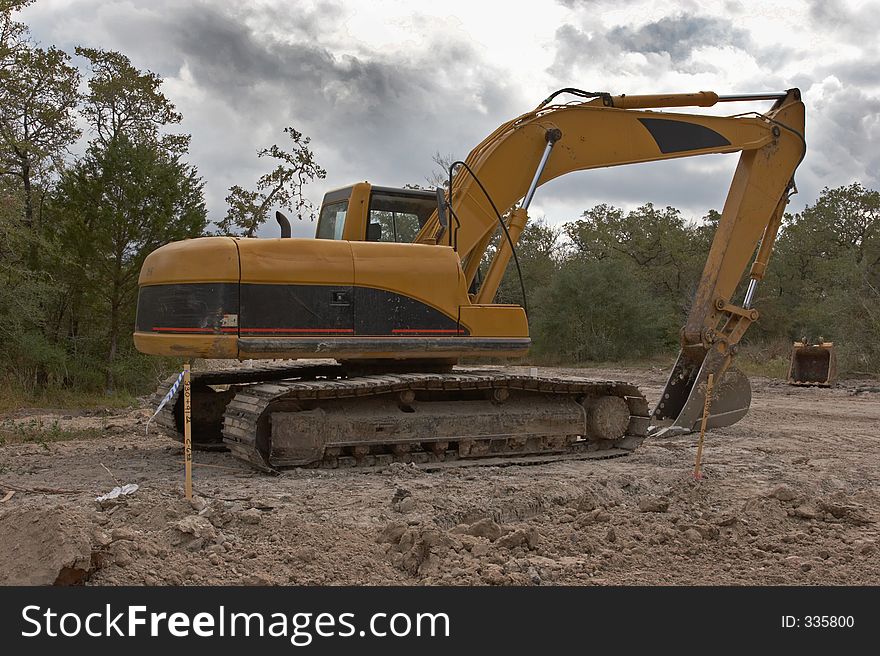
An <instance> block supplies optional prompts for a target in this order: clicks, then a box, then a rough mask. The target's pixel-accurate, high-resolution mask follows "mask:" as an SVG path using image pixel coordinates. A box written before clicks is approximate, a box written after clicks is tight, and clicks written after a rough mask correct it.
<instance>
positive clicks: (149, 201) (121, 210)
mask: <svg viewBox="0 0 880 656" xmlns="http://www.w3.org/2000/svg"><path fill="white" fill-rule="evenodd" d="M202 187H203V183H202V181H201V179H200V178H199V177H198V175H197V173H196V171H195V168H194V167H192V166H189V165H187V164H185V163H183V162H182V161H180V158H179V156H177V155H176V154H174V153H169V152H168V151H167V150H164V149H163V148H161V147H160V146H159V145H158V144H156V143H154V142H150V141H140V142H137V141H134V140H132V139H131V138H130V137H128V136H127V135H121V136H118V137H116V138H115V139H114V140H113V141H112V142H111V143H110V144H109V145H107V146H106V147H105V146H103V145H102V144H97V143H93V144H92V145H91V146H90V148H89V150H88V152H87V153H86V155H85V156H84V157H83V158H82V159H81V160H80V161H78V162H77V163H76V164H75V165H74V166H73V167H71V169H70V170H69V171H67V172H66V173H65V174H64V176H63V178H62V180H61V183H60V185H59V189H58V200H57V210H58V212H59V213H61V214H63V215H65V216H66V217H67V218H66V220H65V221H64V222H63V234H62V235H61V238H62V241H63V242H64V243H65V244H67V245H69V246H71V247H72V248H74V249H75V250H74V252H75V256H76V263H75V265H74V267H75V271H74V272H72V273H74V274H75V275H76V280H78V281H79V285H81V286H83V287H84V288H85V290H84V291H85V292H86V293H87V294H89V295H90V296H91V297H92V298H93V299H94V300H95V301H97V306H98V308H106V310H107V327H106V331H107V335H106V337H107V363H108V367H109V369H108V381H107V384H108V387H109V388H111V389H112V387H113V376H112V364H113V361H114V359H115V358H116V355H117V352H118V349H119V337H120V335H121V333H122V324H123V322H128V323H133V320H134V316H133V308H134V305H135V300H136V298H137V289H138V287H137V279H138V273H139V272H140V268H141V265H142V264H143V261H144V259H145V258H146V256H147V255H148V254H149V253H150V252H151V251H153V250H155V249H156V248H158V247H159V246H161V245H163V244H165V243H168V242H170V241H176V240H181V239H186V238H189V237H195V236H198V235H200V234H202V232H203V231H204V229H205V226H206V224H207V215H206V211H205V204H204V199H203V196H202ZM99 311H100V310H99Z"/></svg>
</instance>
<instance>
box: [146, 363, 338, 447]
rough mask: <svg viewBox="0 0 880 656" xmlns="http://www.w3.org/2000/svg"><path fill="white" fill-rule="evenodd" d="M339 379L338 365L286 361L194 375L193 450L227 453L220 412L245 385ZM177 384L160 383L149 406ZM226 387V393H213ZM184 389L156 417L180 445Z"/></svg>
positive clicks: (191, 382)
mask: <svg viewBox="0 0 880 656" xmlns="http://www.w3.org/2000/svg"><path fill="white" fill-rule="evenodd" d="M339 375H342V366H341V365H339V364H338V363H333V362H331V363H327V364H314V363H313V362H299V361H296V360H287V361H284V362H283V363H277V362H271V363H265V364H261V365H257V366H252V367H241V366H239V367H232V368H226V369H214V370H211V371H193V372H192V374H191V378H190V385H191V389H192V410H191V413H192V414H191V417H192V439H193V447H194V448H196V449H198V450H201V451H226V450H227V449H226V445H225V444H223V412H224V410H225V408H226V406H227V404H228V403H229V402H230V401H231V400H232V399H233V398H234V397H235V394H236V392H237V391H238V390H239V389H241V387H242V386H244V385H250V384H253V383H261V382H267V381H273V380H284V379H287V378H297V379H300V380H310V379H314V378H316V377H318V376H328V377H333V376H339ZM175 380H177V374H173V375H171V376H169V377H168V378H166V379H165V380H163V381H162V382H161V383H159V386H158V387H157V388H156V392H155V394H153V397H152V398H151V399H150V405H151V406H152V407H156V406H158V405H159V403H160V402H161V401H162V399H163V398H164V396H165V394H166V393H167V392H168V390H169V389H170V388H171V386H172V385H173V384H174V381H175ZM217 387H226V388H228V389H220V390H218V389H216V388H217ZM182 399H183V387H182V386H181V387H179V388H178V390H177V392H176V393H175V395H174V396H173V397H172V398H171V399H170V400H169V401H168V403H166V404H165V406H164V407H163V408H162V410H161V411H160V412H159V414H158V415H156V418H155V420H154V421H155V424H156V425H157V426H159V427H160V428H161V429H163V430H164V432H165V433H166V434H168V435H170V436H171V437H173V438H174V439H176V440H177V441H178V442H183V403H182Z"/></svg>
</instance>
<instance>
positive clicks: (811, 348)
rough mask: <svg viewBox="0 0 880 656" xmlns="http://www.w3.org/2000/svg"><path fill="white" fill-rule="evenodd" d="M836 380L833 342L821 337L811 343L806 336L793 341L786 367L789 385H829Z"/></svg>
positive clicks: (835, 357) (835, 355)
mask: <svg viewBox="0 0 880 656" xmlns="http://www.w3.org/2000/svg"><path fill="white" fill-rule="evenodd" d="M836 380H837V354H836V353H835V352H834V342H826V341H825V340H824V339H823V338H822V337H820V338H819V340H818V341H817V342H816V343H815V344H813V343H811V342H810V341H809V340H808V339H807V338H806V337H802V338H801V341H799V342H795V343H794V345H793V346H792V349H791V365H790V366H789V369H788V384H789V385H817V386H819V387H831V386H832V385H834V383H835V382H836Z"/></svg>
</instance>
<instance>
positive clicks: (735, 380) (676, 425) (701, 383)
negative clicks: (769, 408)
mask: <svg viewBox="0 0 880 656" xmlns="http://www.w3.org/2000/svg"><path fill="white" fill-rule="evenodd" d="M690 356H691V354H689V353H687V352H686V351H684V350H683V351H682V353H681V354H680V355H679V358H678V361H677V362H676V363H675V366H674V367H673V369H672V373H671V374H670V375H669V380H668V381H667V382H666V387H665V388H664V390H663V396H662V398H661V399H660V401H659V403H658V404H657V408H656V409H655V410H654V425H653V426H652V427H651V429H650V431H649V434H651V435H653V436H660V437H669V436H673V435H681V434H684V433H690V432H692V431H695V430H699V427H700V422H701V420H702V418H703V409H704V407H705V403H706V388H707V382H708V379H709V374H710V373H711V374H713V375H714V381H715V382H714V384H713V387H712V399H711V402H710V404H709V417H708V420H707V422H706V427H707V428H709V429H712V428H722V427H724V426H731V425H732V424H735V423H736V422H738V421H739V420H740V419H742V418H743V417H745V415H746V413H747V412H748V411H749V406H750V405H751V403H752V387H751V384H750V383H749V379H748V378H747V377H746V375H745V374H743V373H742V372H741V371H740V370H739V369H737V368H735V367H731V366H729V359H728V358H726V357H725V356H723V355H721V354H720V353H719V352H718V351H717V350H715V349H710V350H709V351H708V353H704V354H703V356H702V362H699V361H698V360H697V361H695V359H692V357H690Z"/></svg>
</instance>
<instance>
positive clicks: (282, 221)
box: [275, 210, 290, 239]
mask: <svg viewBox="0 0 880 656" xmlns="http://www.w3.org/2000/svg"><path fill="white" fill-rule="evenodd" d="M275 220H276V221H278V225H279V226H281V238H282V239H289V238H290V221H288V220H287V217H286V216H284V215H283V214H282V213H281V212H278V211H277V210H276V212H275Z"/></svg>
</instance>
